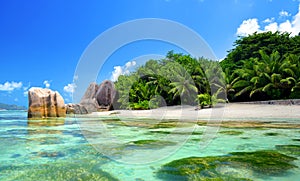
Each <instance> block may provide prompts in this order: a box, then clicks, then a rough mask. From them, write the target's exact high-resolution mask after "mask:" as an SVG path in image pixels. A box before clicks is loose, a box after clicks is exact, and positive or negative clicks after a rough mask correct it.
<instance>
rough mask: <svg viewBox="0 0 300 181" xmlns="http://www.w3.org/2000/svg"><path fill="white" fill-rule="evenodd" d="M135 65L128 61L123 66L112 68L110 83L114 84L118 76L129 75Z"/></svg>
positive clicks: (133, 62)
mask: <svg viewBox="0 0 300 181" xmlns="http://www.w3.org/2000/svg"><path fill="white" fill-rule="evenodd" d="M135 65H136V62H135V61H129V62H127V63H126V64H125V65H124V66H114V71H113V72H112V76H111V81H113V82H115V81H117V80H118V78H119V76H120V75H126V74H129V72H130V69H132V68H133V67H134V66H135Z"/></svg>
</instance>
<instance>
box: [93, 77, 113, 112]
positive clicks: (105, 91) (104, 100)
mask: <svg viewBox="0 0 300 181" xmlns="http://www.w3.org/2000/svg"><path fill="white" fill-rule="evenodd" d="M115 95H116V90H115V86H114V83H113V82H111V81H109V80H105V81H103V82H102V83H101V84H100V86H99V89H98V91H97V93H96V99H97V102H98V104H99V110H100V111H109V110H111V109H112V104H113V102H114V98H115Z"/></svg>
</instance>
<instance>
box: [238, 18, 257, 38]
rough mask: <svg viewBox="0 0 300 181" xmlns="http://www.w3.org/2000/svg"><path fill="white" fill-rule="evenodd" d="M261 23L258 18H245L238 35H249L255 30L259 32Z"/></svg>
mask: <svg viewBox="0 0 300 181" xmlns="http://www.w3.org/2000/svg"><path fill="white" fill-rule="evenodd" d="M259 28H260V26H259V24H258V20H257V19H256V18H253V19H247V20H244V21H243V23H242V24H241V25H240V27H239V28H238V29H237V32H236V34H237V35H238V36H247V35H249V34H253V33H254V32H259Z"/></svg>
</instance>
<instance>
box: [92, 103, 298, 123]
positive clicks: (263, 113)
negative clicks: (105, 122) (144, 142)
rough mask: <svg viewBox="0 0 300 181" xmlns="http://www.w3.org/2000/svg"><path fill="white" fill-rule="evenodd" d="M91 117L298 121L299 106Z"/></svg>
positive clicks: (164, 109) (187, 109) (154, 111)
mask: <svg viewBox="0 0 300 181" xmlns="http://www.w3.org/2000/svg"><path fill="white" fill-rule="evenodd" d="M91 116H117V117H133V118H141V117H145V118H154V119H183V120H202V119H204V120H205V119H226V120H228V119H232V120H253V119H270V118H271V119H274V118H275V119H282V118H285V119H297V118H299V121H300V105H267V104H239V103H229V104H222V105H219V106H216V107H214V108H205V109H201V110H195V107H192V106H169V107H162V108H159V109H152V110H115V111H109V112H97V113H92V114H91Z"/></svg>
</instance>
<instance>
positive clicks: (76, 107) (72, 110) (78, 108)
mask: <svg viewBox="0 0 300 181" xmlns="http://www.w3.org/2000/svg"><path fill="white" fill-rule="evenodd" d="M66 113H67V114H87V113H88V111H87V110H86V108H85V107H84V106H83V105H81V104H66Z"/></svg>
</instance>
